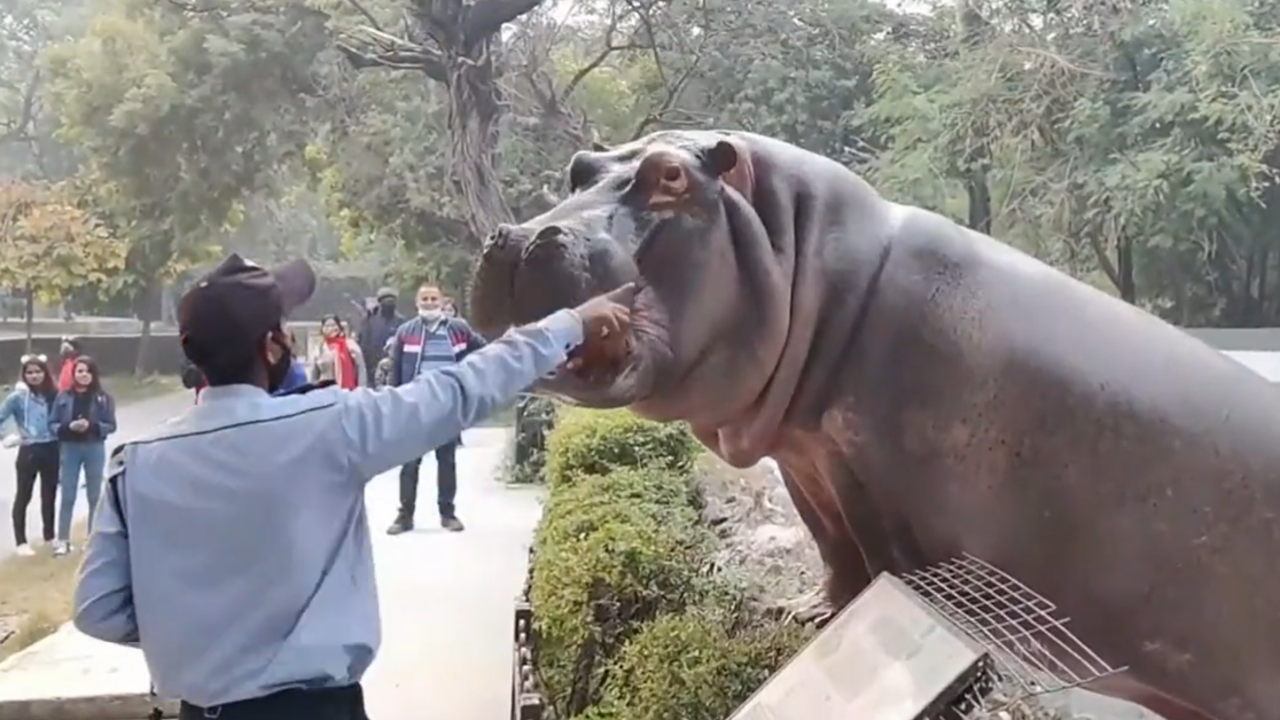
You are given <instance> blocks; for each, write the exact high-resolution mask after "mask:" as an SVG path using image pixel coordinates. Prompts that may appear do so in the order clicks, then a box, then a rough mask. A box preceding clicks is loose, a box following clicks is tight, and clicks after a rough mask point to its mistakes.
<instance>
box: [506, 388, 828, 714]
mask: <svg viewBox="0 0 1280 720" xmlns="http://www.w3.org/2000/svg"><path fill="white" fill-rule="evenodd" d="M698 454H699V448H698V444H697V442H696V441H695V440H694V439H693V437H692V436H691V435H690V433H689V432H688V430H687V428H685V427H683V426H681V425H678V424H660V423H655V422H650V421H647V420H643V419H641V418H638V417H636V416H634V415H632V414H631V413H629V412H626V411H609V412H601V411H587V410H577V409H571V410H568V411H565V412H562V413H561V414H560V415H559V417H558V419H557V422H556V424H555V428H554V429H553V430H552V432H551V434H550V436H549V438H548V441H547V472H546V476H547V479H548V481H549V485H550V494H549V497H548V500H547V504H546V507H545V509H544V513H543V517H542V521H541V523H539V525H538V530H537V532H536V534H535V537H534V553H533V564H532V567H531V572H530V585H529V600H530V603H531V604H532V606H533V612H534V630H535V647H536V651H537V655H536V658H535V664H536V667H537V669H538V680H539V682H540V684H541V691H542V692H543V693H544V695H545V696H546V700H547V702H548V703H549V704H550V705H551V707H552V708H554V710H555V716H556V717H558V718H564V719H566V720H567V719H568V718H577V719H579V720H699V719H701V718H707V720H723V718H724V717H725V716H727V715H728V713H729V712H730V711H731V710H732V709H733V708H734V707H736V706H737V705H738V704H740V703H741V702H742V701H743V700H745V699H746V698H747V697H748V696H749V695H750V693H751V692H753V691H754V690H755V689H756V688H758V687H759V685H760V684H761V683H762V682H763V681H764V680H765V679H766V678H767V677H768V676H769V674H770V673H772V672H773V671H774V670H775V669H777V668H778V667H779V666H780V665H781V664H782V662H784V661H785V660H786V659H787V658H788V657H790V656H791V654H792V653H793V652H794V651H795V649H796V648H798V647H799V646H800V644H801V643H802V642H803V641H804V632H803V631H802V630H800V629H799V628H796V627H792V626H781V625H778V624H777V623H774V622H764V623H763V625H761V624H760V623H759V622H756V620H757V619H756V618H753V617H752V616H750V615H749V614H748V613H747V612H746V611H745V609H744V602H743V594H742V591H741V589H740V588H738V587H736V586H734V585H733V584H731V583H730V582H728V581H726V580H725V579H724V578H722V577H720V576H717V575H716V574H715V573H714V572H713V568H711V567H710V566H709V560H710V558H711V557H712V555H713V553H714V552H715V549H716V542H717V541H716V537H715V535H714V533H713V532H712V531H711V530H710V529H709V528H708V527H706V526H705V525H704V524H703V523H702V520H701V516H700V514H699V503H698V496H697V493H696V492H695V489H694V488H695V483H694V481H693V479H692V469H693V466H694V462H695V460H696V458H697V457H698Z"/></svg>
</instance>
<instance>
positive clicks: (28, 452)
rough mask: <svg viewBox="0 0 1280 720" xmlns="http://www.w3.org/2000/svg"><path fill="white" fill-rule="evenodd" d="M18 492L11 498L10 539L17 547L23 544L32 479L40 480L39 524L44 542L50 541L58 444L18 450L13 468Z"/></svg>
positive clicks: (56, 479)
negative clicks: (11, 533) (38, 477)
mask: <svg viewBox="0 0 1280 720" xmlns="http://www.w3.org/2000/svg"><path fill="white" fill-rule="evenodd" d="M14 475H15V476H16V478H17V480H18V492H17V493H15V494H14V497H13V539H14V542H16V543H17V544H18V545H25V544H26V543H27V507H28V506H29V505H31V496H32V495H34V494H35V489H36V476H37V475H38V476H40V521H41V525H42V526H43V527H42V528H41V529H42V530H43V531H44V539H45V542H49V541H50V540H53V530H54V527H53V519H54V507H53V506H54V501H55V500H57V498H58V443H57V442H47V443H39V444H37V445H23V446H22V447H20V448H18V461H17V463H15V464H14Z"/></svg>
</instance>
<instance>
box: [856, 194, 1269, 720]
mask: <svg viewBox="0 0 1280 720" xmlns="http://www.w3.org/2000/svg"><path fill="white" fill-rule="evenodd" d="M910 212H911V214H910V216H909V217H908V218H907V219H906V220H905V222H904V224H903V226H902V229H901V232H900V237H899V238H898V241H897V242H896V243H895V248H894V253H893V255H894V257H893V260H892V261H891V262H892V267H891V268H890V269H889V270H888V271H887V272H886V274H885V280H884V287H883V288H882V289H881V292H880V297H879V298H877V304H878V305H877V310H876V311H875V313H873V315H874V316H875V317H874V318H873V319H872V320H871V322H870V323H869V326H868V332H869V334H870V336H871V337H876V338H877V339H880V340H882V347H879V348H877V349H876V350H875V351H874V352H872V356H873V359H872V360H871V361H870V362H869V363H868V364H867V365H866V366H865V369H864V370H863V371H862V373H863V375H864V378H863V382H864V383H865V384H866V386H867V388H868V390H867V391H866V392H864V393H863V395H862V397H863V398H864V400H865V401H866V402H865V403H863V410H864V413H869V414H867V415H865V416H868V417H878V418H886V419H885V420H882V421H881V422H880V424H879V425H878V426H877V427H876V428H874V429H873V431H872V433H871V434H873V435H877V438H876V441H877V443H876V444H878V445H880V446H882V447H884V448H888V449H886V450H870V452H871V453H873V454H874V455H875V456H876V457H877V458H878V461H873V463H874V464H876V465H878V467H882V468H889V467H894V468H897V469H898V471H899V472H906V473H916V474H918V475H920V476H922V477H923V478H925V479H924V480H922V481H921V482H922V483H923V484H924V485H925V486H927V487H926V488H922V487H921V485H919V484H912V485H911V489H912V491H913V492H911V493H906V492H897V491H896V490H895V487H896V485H895V483H894V480H893V479H892V478H885V479H883V480H880V481H879V482H880V484H879V487H878V488H877V492H878V493H881V494H883V495H884V496H886V497H892V498H893V502H894V503H895V504H897V505H898V506H901V507H903V508H904V512H905V513H906V515H907V517H908V522H910V523H911V525H912V527H913V529H914V530H915V531H916V534H917V535H918V536H919V541H920V544H921V546H922V550H923V552H924V554H925V556H926V557H928V558H929V559H935V558H937V557H940V556H944V555H947V554H950V553H953V552H955V551H958V550H963V551H968V552H971V553H973V554H975V555H978V556H979V557H982V558H984V559H987V560H989V561H991V562H993V563H995V564H997V565H998V566H1001V567H1003V568H1004V569H1006V570H1007V571H1009V572H1011V573H1012V574H1014V575H1015V576H1017V577H1019V578H1020V579H1022V580H1024V581H1025V582H1027V583H1028V584H1029V585H1031V586H1032V587H1033V588H1034V589H1036V590H1037V591H1039V592H1041V593H1043V594H1045V595H1047V596H1048V597H1049V598H1050V599H1052V600H1054V601H1055V602H1056V603H1058V605H1059V606H1060V607H1061V609H1062V611H1063V613H1064V614H1066V615H1068V616H1070V617H1072V619H1073V627H1074V628H1075V629H1076V630H1077V631H1078V632H1079V633H1080V634H1081V636H1082V637H1083V638H1084V639H1085V640H1086V641H1087V642H1089V643H1090V644H1091V645H1093V646H1095V647H1096V648H1098V649H1099V650H1100V651H1101V652H1102V653H1103V656H1104V657H1105V658H1106V659H1107V660H1108V661H1110V662H1112V663H1115V664H1125V665H1129V666H1131V667H1132V668H1133V669H1134V671H1135V675H1136V676H1137V677H1139V678H1140V679H1142V680H1143V681H1144V682H1147V683H1150V684H1152V685H1154V686H1156V687H1159V688H1161V689H1163V690H1165V691H1167V692H1171V693H1172V694H1174V695H1177V696H1179V697H1182V698H1184V699H1186V700H1189V701H1191V702H1193V703H1196V704H1199V705H1201V706H1203V707H1205V708H1206V709H1209V710H1211V711H1212V712H1214V713H1215V714H1217V715H1219V717H1221V718H1223V720H1226V719H1227V718H1232V719H1236V718H1250V717H1257V718H1280V683H1274V682H1273V679H1274V678H1276V677H1280V610H1277V608H1280V572H1276V567H1277V562H1280V390H1277V389H1276V388H1275V387H1272V386H1271V384H1270V383H1268V382H1267V381H1266V380H1264V379H1263V378H1261V377H1260V376H1258V375H1256V374H1255V373H1253V372H1252V371H1250V370H1249V369H1247V368H1245V367H1243V366H1242V365H1239V364H1238V363H1236V362H1234V361H1233V360H1231V359H1229V358H1227V357H1225V356H1223V355H1222V354H1221V353H1219V352H1217V351H1215V350H1213V349H1212V348H1210V347H1208V346H1206V345H1204V344H1203V343H1201V342H1199V341H1198V340H1196V339H1194V338H1192V337H1190V336H1189V335H1187V334H1185V333H1183V332H1182V331H1180V330H1178V329H1177V328H1174V327H1172V326H1171V325H1168V324H1167V323H1165V322H1163V321H1161V320H1159V319H1158V318H1156V317H1154V316H1152V315H1149V314H1147V313H1145V312H1143V311H1141V310H1139V309H1137V308H1134V307H1132V306H1130V305H1128V304H1126V303H1124V302H1122V301H1120V300H1118V299H1116V298H1113V297H1111V296H1109V295H1107V294H1105V293H1103V292H1100V291H1098V290H1096V289H1094V288H1092V287H1089V286H1087V285H1085V284H1083V283H1080V282H1077V281H1075V280H1073V279H1071V278H1070V277H1068V276H1066V275H1064V274H1062V273H1059V272H1057V271H1055V270H1053V269H1051V268H1049V267H1048V266H1045V265H1043V264H1042V263H1039V262H1038V261H1036V260H1034V259H1032V258H1030V257H1028V256H1026V255H1024V254H1022V253H1019V252H1017V251H1016V250H1013V249H1011V248H1009V247H1008V246H1006V245H1003V244H1001V243H999V242H998V241H995V240H992V239H990V238H987V237H985V236H982V235H980V234H977V233H973V232H971V231H968V230H966V229H964V228H960V227H958V226H955V225H953V224H952V223H950V222H949V221H947V220H945V219H943V218H940V217H938V216H935V215H933V214H931V213H925V212H924V211H910ZM922 281H923V282H922ZM873 376H874V377H878V378H880V381H879V382H880V387H879V388H874V389H872V385H871V384H870V383H869V382H868V381H867V379H868V378H871V377H873ZM872 483H873V484H875V483H876V480H874V479H873V480H872ZM939 512H942V513H945V514H946V515H947V518H948V519H946V520H943V521H938V520H936V519H927V517H928V515H929V514H934V515H935V516H936V515H937V513H939ZM1210 706H1212V707H1210Z"/></svg>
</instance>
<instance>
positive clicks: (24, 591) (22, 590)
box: [0, 525, 85, 659]
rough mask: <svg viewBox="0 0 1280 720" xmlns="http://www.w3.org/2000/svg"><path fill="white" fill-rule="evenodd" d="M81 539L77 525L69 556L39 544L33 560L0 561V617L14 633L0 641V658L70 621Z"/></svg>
mask: <svg viewBox="0 0 1280 720" xmlns="http://www.w3.org/2000/svg"><path fill="white" fill-rule="evenodd" d="M84 538H85V532H84V526H83V525H81V526H80V527H78V528H77V529H76V531H75V532H73V533H72V544H73V545H74V546H75V550H74V551H73V552H72V553H71V554H70V555H64V556H63V557H54V556H53V549H52V547H50V546H49V545H41V546H40V547H39V548H37V550H36V555H35V556H34V557H18V556H17V555H11V556H9V557H7V558H5V559H4V560H0V618H4V619H5V621H6V622H5V624H7V625H9V626H10V627H11V628H12V629H13V631H14V632H13V634H12V635H10V636H9V638H8V639H7V640H4V641H3V642H0V659H4V658H6V657H8V656H10V655H12V654H14V653H16V652H18V651H19V650H21V649H23V648H25V647H28V646H30V645H32V644H33V643H36V642H38V641H40V640H42V639H44V638H46V637H48V636H49V635H51V634H52V633H53V632H54V631H55V630H57V629H58V628H59V627H60V626H61V625H62V624H63V623H65V622H66V621H68V620H70V619H71V611H72V607H71V602H72V594H73V593H74V592H75V587H76V577H77V575H78V574H79V571H80V561H81V559H82V557H83V555H82V552H83V544H84Z"/></svg>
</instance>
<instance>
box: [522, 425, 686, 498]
mask: <svg viewBox="0 0 1280 720" xmlns="http://www.w3.org/2000/svg"><path fill="white" fill-rule="evenodd" d="M700 453H701V446H699V445H698V441H697V440H695V439H694V437H693V435H692V434H691V433H690V432H689V429H688V428H687V427H686V426H685V425H684V424H683V423H656V422H653V421H650V420H645V419H644V418H641V417H638V416H637V415H635V414H634V413H632V412H631V411H629V410H583V409H580V408H566V409H564V410H562V411H561V412H560V414H559V416H558V417H557V418H556V426H555V430H554V431H553V432H552V433H551V435H550V437H549V438H548V439H547V466H546V475H547V480H548V482H550V483H553V484H554V483H557V482H572V481H573V480H574V478H575V477H578V476H581V475H604V474H606V473H608V472H609V471H610V470H613V469H615V468H626V467H649V468H660V469H664V470H671V471H674V472H677V473H684V474H687V473H690V472H692V471H693V464H694V461H696V460H697V459H698V455H699V454H700Z"/></svg>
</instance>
